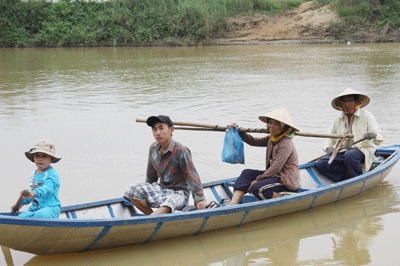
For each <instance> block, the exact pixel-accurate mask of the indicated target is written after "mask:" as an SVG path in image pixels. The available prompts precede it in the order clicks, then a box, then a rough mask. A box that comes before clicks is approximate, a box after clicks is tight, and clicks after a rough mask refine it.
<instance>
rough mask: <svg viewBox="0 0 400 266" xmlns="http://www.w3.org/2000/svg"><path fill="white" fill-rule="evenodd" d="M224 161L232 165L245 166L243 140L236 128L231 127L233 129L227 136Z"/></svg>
mask: <svg viewBox="0 0 400 266" xmlns="http://www.w3.org/2000/svg"><path fill="white" fill-rule="evenodd" d="M222 161H223V162H225V163H232V164H235V163H241V164H244V148H243V140H242V138H241V137H240V136H239V132H238V130H237V128H236V127H231V129H230V130H229V131H228V132H227V133H226V134H225V139H224V148H223V149H222Z"/></svg>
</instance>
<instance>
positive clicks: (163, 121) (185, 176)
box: [124, 115, 206, 215]
mask: <svg viewBox="0 0 400 266" xmlns="http://www.w3.org/2000/svg"><path fill="white" fill-rule="evenodd" d="M146 122H147V125H148V126H150V127H151V128H152V131H153V136H154V138H155V140H156V142H154V143H153V144H152V145H151V146H150V151H149V160H148V166H147V177H146V182H145V183H139V184H132V185H130V186H129V187H128V188H127V189H126V192H125V194H124V198H125V199H127V200H129V201H130V202H132V204H133V205H135V207H137V208H138V209H139V210H140V211H142V212H143V213H144V214H146V215H150V214H151V215H156V214H165V213H171V212H174V211H175V210H182V209H183V208H184V207H186V206H187V205H188V203H189V194H190V191H191V192H192V194H193V200H194V204H195V205H196V208H197V209H198V210H202V209H204V208H205V205H206V200H205V197H204V194H203V186H202V184H201V181H200V177H199V175H198V173H197V171H196V168H195V167H194V164H193V161H192V155H191V153H190V150H189V149H188V148H186V147H185V146H183V145H182V144H180V143H179V142H176V141H175V140H173V139H172V133H173V132H174V124H173V122H172V121H171V119H170V118H169V117H168V116H165V115H159V116H151V117H149V118H148V119H147V121H146ZM157 181H159V183H157ZM151 207H154V208H158V209H157V210H156V211H153V210H152V209H151Z"/></svg>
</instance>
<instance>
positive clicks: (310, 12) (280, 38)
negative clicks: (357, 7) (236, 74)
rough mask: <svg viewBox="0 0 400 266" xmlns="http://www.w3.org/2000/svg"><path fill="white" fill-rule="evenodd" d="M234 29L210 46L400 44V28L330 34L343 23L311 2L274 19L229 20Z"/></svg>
mask: <svg viewBox="0 0 400 266" xmlns="http://www.w3.org/2000/svg"><path fill="white" fill-rule="evenodd" d="M230 23H231V24H232V26H233V28H232V30H231V31H230V32H228V33H227V34H225V36H224V37H223V38H216V39H213V40H211V41H210V44H216V45H234V44H237V45H238V44H320V43H321V44H322V43H345V42H352V43H377V42H399V41H400V28H397V29H390V27H389V25H385V26H383V28H382V29H374V28H368V29H363V28H362V27H359V28H358V30H357V31H355V32H346V31H345V30H343V31H342V32H341V34H340V35H341V36H337V35H335V34H334V32H332V30H333V29H332V27H333V26H332V25H340V24H342V23H344V20H343V19H342V18H341V17H339V16H338V14H337V12H336V11H335V10H334V8H333V6H332V5H321V4H316V3H314V2H313V1H309V2H305V3H302V4H301V5H300V6H299V7H297V8H295V9H293V10H290V11H287V12H284V13H282V14H276V15H273V16H262V15H259V16H254V17H238V18H232V19H230Z"/></svg>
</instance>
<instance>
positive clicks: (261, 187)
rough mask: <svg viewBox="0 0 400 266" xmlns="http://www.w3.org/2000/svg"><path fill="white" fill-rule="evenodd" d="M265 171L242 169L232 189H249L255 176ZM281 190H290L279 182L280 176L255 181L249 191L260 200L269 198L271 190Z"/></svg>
mask: <svg viewBox="0 0 400 266" xmlns="http://www.w3.org/2000/svg"><path fill="white" fill-rule="evenodd" d="M264 172H265V171H260V170H252V169H245V170H243V171H242V173H241V174H240V176H239V177H238V179H237V180H236V182H235V185H234V186H233V189H234V190H240V191H247V190H248V189H249V186H250V183H251V182H252V181H254V180H256V178H257V176H259V175H261V174H263V173H264ZM282 191H292V190H290V189H288V188H286V187H285V186H284V185H283V184H282V183H281V178H280V177H269V178H266V179H263V180H260V181H258V182H257V183H255V184H254V185H253V186H252V187H251V189H250V191H249V192H250V193H251V194H253V195H254V196H256V197H257V198H258V199H260V200H264V199H271V198H272V195H273V192H277V193H279V192H282Z"/></svg>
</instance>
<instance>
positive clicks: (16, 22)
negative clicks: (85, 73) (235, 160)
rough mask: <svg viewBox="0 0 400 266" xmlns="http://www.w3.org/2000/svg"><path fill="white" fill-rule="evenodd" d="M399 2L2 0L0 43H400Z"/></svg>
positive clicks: (113, 44) (0, 6)
mask: <svg viewBox="0 0 400 266" xmlns="http://www.w3.org/2000/svg"><path fill="white" fill-rule="evenodd" d="M399 17H400V0H392V1H384V0H379V1H378V0H353V1H350V0H314V1H307V0H245V1H243V0H238V1H236V0H205V1H201V2H198V1H197V0H176V1H175V0H151V1H150V0H149V1H142V0H138V1H131V0H109V1H85V0H76V1H75V0H74V1H72V0H63V1H57V2H49V1H47V0H35V1H23V0H12V1H5V0H0V47H97V46H190V45H192V46H195V45H235V44H271V43H290V44H294V43H300V44H303V43H343V42H348V41H350V42H399V41H400V18H399Z"/></svg>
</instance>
